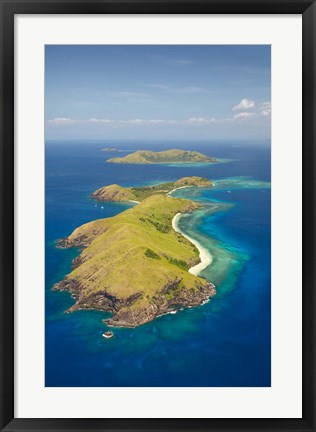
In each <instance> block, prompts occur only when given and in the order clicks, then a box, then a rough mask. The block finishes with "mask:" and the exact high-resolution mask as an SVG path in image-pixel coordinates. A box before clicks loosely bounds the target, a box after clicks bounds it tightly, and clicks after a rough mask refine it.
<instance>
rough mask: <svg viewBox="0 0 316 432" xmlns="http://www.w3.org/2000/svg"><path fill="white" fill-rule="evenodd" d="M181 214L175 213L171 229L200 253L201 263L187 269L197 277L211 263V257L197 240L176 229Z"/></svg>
mask: <svg viewBox="0 0 316 432" xmlns="http://www.w3.org/2000/svg"><path fill="white" fill-rule="evenodd" d="M181 215H182V214H181V213H177V214H176V215H175V216H174V217H173V219H172V228H173V229H174V230H175V232H177V233H179V234H181V235H182V236H183V237H185V238H186V239H187V240H189V242H191V243H193V244H194V246H195V247H196V248H197V250H198V251H199V252H200V260H201V262H200V263H199V264H196V265H195V266H193V267H191V268H190V269H189V273H191V274H194V275H195V276H198V275H199V274H200V273H201V271H202V270H204V269H205V268H206V267H208V266H209V265H210V264H211V263H212V261H213V257H212V255H211V254H210V253H209V252H208V250H207V249H205V248H204V247H203V246H202V245H201V244H200V243H199V242H198V241H197V240H195V239H193V238H192V237H189V236H188V235H186V234H184V233H183V232H182V231H181V230H180V229H179V227H178V221H179V219H180V217H181Z"/></svg>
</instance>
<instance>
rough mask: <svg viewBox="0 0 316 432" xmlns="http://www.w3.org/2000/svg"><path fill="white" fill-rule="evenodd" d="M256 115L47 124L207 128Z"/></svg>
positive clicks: (56, 121)
mask: <svg viewBox="0 0 316 432" xmlns="http://www.w3.org/2000/svg"><path fill="white" fill-rule="evenodd" d="M256 115H257V114H255V113H250V112H240V113H237V114H235V115H233V116H232V117H228V118H215V117H190V118H188V119H182V120H175V119H143V118H132V119H127V120H121V119H117V120H114V119H109V118H94V117H92V118H89V119H86V120H79V119H70V118H64V117H62V118H61V117H57V118H54V119H52V120H48V123H49V124H51V125H55V126H60V125H64V126H67V125H74V124H95V125H97V124H100V125H107V126H110V127H115V128H116V127H128V126H158V125H180V126H181V125H183V126H207V125H216V124H218V125H219V124H225V123H226V124H227V123H233V122H235V121H239V120H246V119H250V118H252V117H255V116H256Z"/></svg>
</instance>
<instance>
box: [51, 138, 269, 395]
mask: <svg viewBox="0 0 316 432" xmlns="http://www.w3.org/2000/svg"><path fill="white" fill-rule="evenodd" d="M268 144H269V143H267V142H266V143H247V144H245V143H242V142H223V143H218V144H216V143H206V142H179V143H177V145H175V144H174V143H173V144H170V143H167V142H166V143H163V144H161V143H155V142H151V143H146V142H142V143H139V142H138V143H131V142H130V143H123V142H122V143H119V144H117V143H114V144H113V143H101V142H88V141H86V142H84V141H81V142H80V141H76V142H66V141H65V142H61V141H59V142H47V143H46V273H45V274H46V301H45V320H46V321H45V322H46V328H45V385H46V386H47V387H78V386H80V387H82V386H88V387H95V386H97V387H109V386H110V387H114V386H115V387H116V386H124V387H126V386H127V387H128V386H137V387H144V386H159V387H160V386H162V387H168V386H186V387H188V386H197V387H211V386H216V387H234V386H238V387H267V386H270V385H271V334H270V330H271V328H270V327H271V310H270V309H271V305H270V300H271V265H270V261H271V241H270V235H271V228H270V225H271V219H270V207H271V206H270V198H271V196H270V195H271V190H270V186H269V185H267V184H266V183H265V182H270V166H271V158H270V146H269V145H268ZM108 146H111V147H112V146H113V147H117V148H119V149H122V150H127V151H135V150H137V149H153V150H164V149H167V148H175V147H177V148H183V149H194V150H197V151H200V152H203V153H205V154H208V155H210V156H214V157H217V158H220V159H223V160H224V163H217V164H214V165H212V164H207V165H200V166H192V165H190V166H185V165H179V166H176V167H175V166H170V165H169V166H168V165H147V166H146V165H117V164H109V163H106V162H105V159H107V158H110V157H116V156H119V157H122V156H124V155H125V154H126V153H116V152H102V151H101V149H102V148H103V147H108ZM191 175H197V176H201V177H208V178H210V179H212V180H215V182H216V183H217V184H218V187H215V188H214V189H199V190H198V191H197V189H196V188H189V189H182V190H178V191H176V193H175V196H183V197H188V198H191V199H198V200H199V201H201V202H204V203H205V204H212V203H214V202H215V203H220V204H221V205H223V210H222V211H218V212H217V213H212V212H210V211H207V205H206V207H205V208H206V210H205V211H201V212H200V213H197V212H196V214H194V213H192V214H191V215H189V216H186V217H182V218H181V219H180V222H179V227H180V228H181V230H182V231H183V232H185V233H186V234H188V235H190V236H191V237H194V238H196V239H197V240H199V241H200V243H201V244H202V245H203V246H205V247H207V248H209V249H210V251H211V253H212V252H213V253H214V251H215V252H216V253H218V255H217V257H218V258H217V260H216V257H215V259H214V262H213V263H212V265H211V266H209V267H208V268H206V269H205V270H204V271H203V273H202V275H203V276H204V277H206V278H207V279H209V280H211V281H212V282H214V283H215V285H216V290H217V294H216V296H215V297H213V298H212V299H211V300H210V301H209V302H208V303H206V304H204V305H202V306H199V307H196V308H190V309H183V310H181V311H179V312H177V313H176V314H168V315H164V316H162V317H159V318H157V319H156V320H154V321H152V322H150V323H148V324H145V325H143V326H140V327H137V328H134V329H129V328H114V329H112V330H113V331H114V334H115V336H114V337H113V338H112V339H104V338H103V337H102V333H103V332H104V331H106V330H107V327H106V325H105V324H104V323H103V322H102V320H103V319H104V318H106V317H108V316H109V314H108V313H105V312H100V311H77V312H74V313H71V314H65V313H64V312H65V310H66V309H67V308H69V307H70V306H71V305H72V304H73V302H74V300H73V299H72V298H71V296H70V294H69V293H67V292H56V291H52V286H53V285H54V283H56V282H59V281H60V280H62V279H63V278H64V276H65V275H67V274H68V273H69V272H70V271H71V263H72V260H73V259H74V258H75V257H76V256H78V253H79V251H78V250H77V249H68V250H63V249H58V248H56V241H57V240H58V239H60V238H62V237H66V236H68V235H69V234H70V233H71V232H72V231H73V230H74V229H75V228H77V227H78V226H80V225H82V224H83V223H86V222H89V221H92V220H95V219H99V218H105V217H111V216H114V215H116V214H118V213H120V212H122V211H124V210H125V209H127V208H130V207H131V206H133V205H134V204H132V203H130V204H121V203H96V202H94V201H93V200H92V199H91V198H90V197H89V195H90V194H91V192H93V191H94V190H96V189H97V188H99V187H101V186H105V185H107V184H111V183H119V184H121V185H122V186H131V185H132V186H135V185H144V184H153V183H160V182H164V181H172V180H176V179H178V178H180V177H184V176H191ZM228 178H230V179H231V180H229V181H227V183H225V182H226V179H228ZM221 251H222V252H223V255H221V253H222V252H221ZM227 257H229V266H226V267H225V265H226V264H227V260H228V258H227Z"/></svg>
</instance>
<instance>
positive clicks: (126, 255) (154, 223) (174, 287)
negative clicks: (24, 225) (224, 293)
mask: <svg viewBox="0 0 316 432" xmlns="http://www.w3.org/2000/svg"><path fill="white" fill-rule="evenodd" d="M200 207H201V205H200V204H198V203H195V202H193V201H191V200H187V199H182V198H172V197H169V196H166V195H162V194H157V195H152V196H149V197H147V198H145V199H143V200H142V202H141V203H140V204H138V205H136V206H134V207H132V208H130V209H128V210H125V211H124V212H122V213H120V214H118V215H116V216H114V217H111V218H106V219H99V220H95V221H93V222H89V223H87V224H84V225H82V226H80V227H79V228H77V229H76V230H75V231H74V232H73V233H72V234H71V235H70V236H69V237H67V238H64V239H61V240H60V241H59V242H58V247H60V248H71V247H76V248H80V250H81V253H80V255H79V256H78V257H77V258H76V259H75V260H74V262H73V270H72V271H71V273H70V274H68V275H67V276H66V277H65V278H64V279H63V280H62V281H61V282H59V283H57V284H55V285H54V289H55V290H68V291H69V292H70V293H71V294H72V297H73V298H74V299H75V303H74V304H73V305H72V306H71V307H70V308H69V309H68V310H67V312H73V311H76V310H80V309H96V310H101V311H107V312H111V316H110V317H109V318H107V319H106V320H105V322H106V324H107V325H108V326H117V327H137V326H139V325H142V324H145V323H148V322H150V321H152V320H154V319H155V318H157V317H158V316H160V315H163V314H166V313H174V312H175V311H177V310H178V309H180V308H182V307H193V306H198V305H201V304H203V303H204V302H205V301H207V300H208V299H209V298H210V297H212V296H214V295H215V287H214V285H213V284H212V283H210V282H208V281H207V280H206V279H204V278H202V277H199V276H197V275H196V274H195V272H194V271H192V273H191V272H190V270H192V268H196V266H197V265H198V264H199V262H200V253H199V250H198V248H197V244H194V243H193V242H191V241H189V240H188V239H187V238H185V237H184V236H183V235H182V234H181V233H180V232H177V230H175V229H174V228H175V226H174V221H175V219H176V218H178V217H179V214H180V213H188V212H192V211H194V210H196V209H198V208H200Z"/></svg>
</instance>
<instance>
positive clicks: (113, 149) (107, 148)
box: [102, 147, 122, 152]
mask: <svg viewBox="0 0 316 432" xmlns="http://www.w3.org/2000/svg"><path fill="white" fill-rule="evenodd" d="M102 151H104V152H121V151H122V150H119V149H117V148H115V147H104V148H103V149H102Z"/></svg>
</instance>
